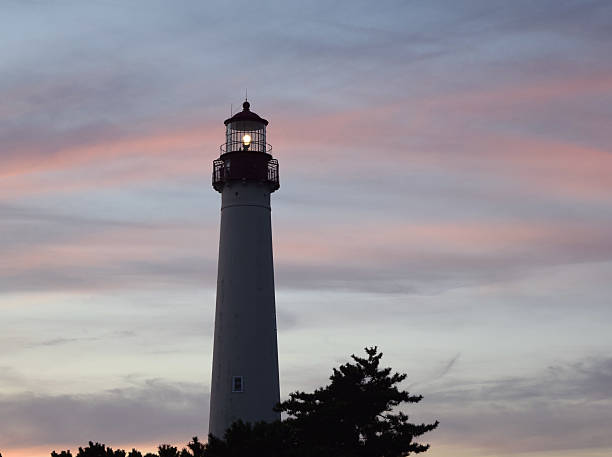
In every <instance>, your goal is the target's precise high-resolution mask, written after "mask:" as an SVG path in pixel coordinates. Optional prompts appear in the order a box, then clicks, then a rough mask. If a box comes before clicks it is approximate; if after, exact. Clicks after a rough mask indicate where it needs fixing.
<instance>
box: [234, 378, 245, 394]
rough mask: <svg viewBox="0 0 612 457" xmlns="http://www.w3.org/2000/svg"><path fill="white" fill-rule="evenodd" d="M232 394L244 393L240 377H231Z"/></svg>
mask: <svg viewBox="0 0 612 457" xmlns="http://www.w3.org/2000/svg"><path fill="white" fill-rule="evenodd" d="M232 392H244V383H243V382H242V376H234V377H232Z"/></svg>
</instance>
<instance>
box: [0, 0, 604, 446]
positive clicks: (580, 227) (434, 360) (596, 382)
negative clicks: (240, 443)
mask: <svg viewBox="0 0 612 457" xmlns="http://www.w3.org/2000/svg"><path fill="white" fill-rule="evenodd" d="M0 18H1V24H2V27H1V28H0V56H1V57H0V94H1V99H0V119H1V122H0V154H1V155H0V164H1V166H0V221H1V222H0V452H2V455H3V457H41V456H45V455H49V452H50V451H51V450H53V449H56V450H60V449H68V448H69V449H72V450H73V451H76V450H77V448H78V446H79V445H84V444H86V443H87V441H88V440H97V441H101V442H104V443H106V444H108V445H110V446H112V447H121V448H130V449H131V447H133V446H135V447H137V448H140V449H142V450H145V449H151V448H153V447H155V446H156V445H157V444H159V443H173V444H176V445H180V446H182V445H184V444H185V443H186V442H187V441H188V440H189V439H190V438H191V437H192V436H193V435H199V436H200V437H202V438H204V437H205V435H206V431H207V429H208V404H209V390H210V370H211V359H212V331H213V315H214V301H215V284H216V261H217V249H218V239H219V208H220V196H219V194H218V193H217V192H215V191H214V190H213V189H212V187H211V183H210V180H211V165H212V160H213V159H215V158H216V157H218V155H219V145H220V144H221V143H222V142H223V141H224V126H223V120H224V119H226V118H227V117H229V116H230V109H231V107H232V105H233V109H234V111H235V110H236V109H238V108H239V106H240V104H241V103H242V101H243V100H244V94H245V89H247V88H248V96H249V101H250V102H251V109H252V110H253V111H255V112H256V113H258V114H259V115H261V116H262V117H265V118H266V119H268V120H269V121H270V125H269V127H268V142H269V143H271V144H272V147H273V154H274V156H275V157H276V158H277V159H278V160H279V163H280V179H281V188H280V190H279V191H278V192H276V193H275V194H274V195H273V197H272V207H273V211H272V222H273V235H274V250H275V251H274V254H275V270H276V277H275V279H276V300H277V313H278V328H279V334H278V339H279V357H280V369H281V372H280V377H281V396H282V397H286V396H287V395H288V393H290V392H292V391H295V390H297V389H300V390H311V389H313V388H315V387H317V386H320V385H323V384H325V383H326V382H327V381H328V376H329V374H330V371H331V369H332V367H334V366H337V365H338V364H340V363H343V362H345V361H347V359H348V357H349V356H350V354H351V353H359V352H361V351H362V348H363V347H364V346H371V345H378V346H379V347H380V349H381V350H382V352H383V353H384V354H385V356H384V359H383V361H386V363H387V364H388V365H390V366H392V367H393V368H394V369H396V370H398V371H401V372H406V373H408V379H407V381H406V383H405V387H406V388H407V389H408V390H410V392H411V393H415V394H419V393H420V394H423V395H424V397H425V398H424V400H423V401H422V402H421V403H420V404H419V405H418V406H416V407H411V408H410V410H409V412H410V414H411V419H413V420H414V421H416V422H421V421H427V420H432V419H434V418H437V419H439V420H440V422H441V424H440V427H439V429H438V430H436V431H434V432H431V433H430V434H429V436H425V437H424V438H425V441H426V442H430V443H431V445H432V448H431V450H430V451H428V452H427V453H426V454H425V455H427V456H428V457H467V456H470V457H510V456H519V455H520V456H521V457H552V456H555V457H564V456H572V457H603V456H609V455H611V454H612V432H611V430H612V298H611V297H612V26H611V24H612V2H609V1H563V0H550V1H548V0H538V1H532V0H513V1H489V0H473V1H452V0H448V1H426V0H422V1H384V0H379V1H358V0H353V1H337V2H332V1H308V2H306V1H305V2H284V1H276V2H271V1H270V2H266V1H264V2H252V1H232V2H223V1H195V0H193V1H180V2H179V1H175V2H170V1H153V0H151V1H148V0H147V1H145V0H141V1H136V0H134V1H129V2H125V1H110V0H107V1H97V2H82V1H55V2H42V1H16V0H4V1H2V2H1V12H0Z"/></svg>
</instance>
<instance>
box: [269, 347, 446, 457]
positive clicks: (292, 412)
mask: <svg viewBox="0 0 612 457" xmlns="http://www.w3.org/2000/svg"><path fill="white" fill-rule="evenodd" d="M365 351H366V354H367V357H366V358H362V357H357V356H356V355H352V356H351V357H352V359H353V361H354V363H346V364H344V365H341V366H340V367H339V368H334V370H333V374H332V376H331V377H330V380H331V383H330V384H329V385H327V386H325V387H321V388H319V389H317V390H315V391H314V392H313V393H305V392H294V393H292V394H290V395H289V400H287V401H285V402H282V403H281V404H280V405H279V407H278V410H279V411H281V412H284V413H286V414H288V415H289V419H287V425H288V426H289V428H290V429H292V430H293V432H294V433H295V435H296V437H297V441H298V442H300V443H309V444H310V445H311V446H313V448H312V449H313V451H314V452H315V453H316V454H317V455H319V456H327V455H329V456H336V457H340V456H362V457H381V456H385V457H402V456H406V455H409V454H411V453H419V452H424V451H426V450H427V449H428V448H429V445H423V444H419V443H416V442H414V441H413V439H414V438H415V437H418V436H421V435H423V434H424V433H426V432H428V431H431V430H434V429H435V428H436V427H437V426H438V421H436V422H434V423H433V424H420V425H417V424H411V423H409V422H408V415H406V414H405V413H403V412H401V411H399V412H393V411H394V410H395V409H396V408H397V407H398V406H400V405H402V404H404V403H418V402H419V401H421V400H422V398H423V397H422V396H421V395H410V394H409V393H408V392H406V391H403V390H400V389H399V388H398V384H400V383H401V382H402V381H404V380H405V379H406V374H400V373H392V371H391V368H380V359H381V358H382V356H383V354H382V353H379V352H378V348H377V347H372V348H366V349H365Z"/></svg>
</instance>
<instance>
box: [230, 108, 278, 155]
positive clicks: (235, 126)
mask: <svg viewBox="0 0 612 457" xmlns="http://www.w3.org/2000/svg"><path fill="white" fill-rule="evenodd" d="M250 107H251V104H250V103H249V102H247V101H245V102H244V103H243V104H242V108H243V109H242V111H240V112H239V113H236V114H234V115H233V116H232V117H230V118H229V119H226V120H225V122H224V124H225V145H223V146H222V147H221V151H222V152H236V151H251V152H269V151H270V150H271V149H272V148H271V147H270V145H269V144H267V143H266V126H267V125H268V121H267V120H265V119H263V118H261V117H259V116H258V115H257V114H255V113H254V112H252V111H251V110H250Z"/></svg>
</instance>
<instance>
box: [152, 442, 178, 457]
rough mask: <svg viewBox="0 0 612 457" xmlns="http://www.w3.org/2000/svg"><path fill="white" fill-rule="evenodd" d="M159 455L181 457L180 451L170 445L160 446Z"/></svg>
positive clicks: (161, 456)
mask: <svg viewBox="0 0 612 457" xmlns="http://www.w3.org/2000/svg"><path fill="white" fill-rule="evenodd" d="M157 454H158V455H159V457H180V454H179V451H178V449H177V448H176V447H175V446H171V445H169V444H160V445H159V446H158V447H157Z"/></svg>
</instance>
